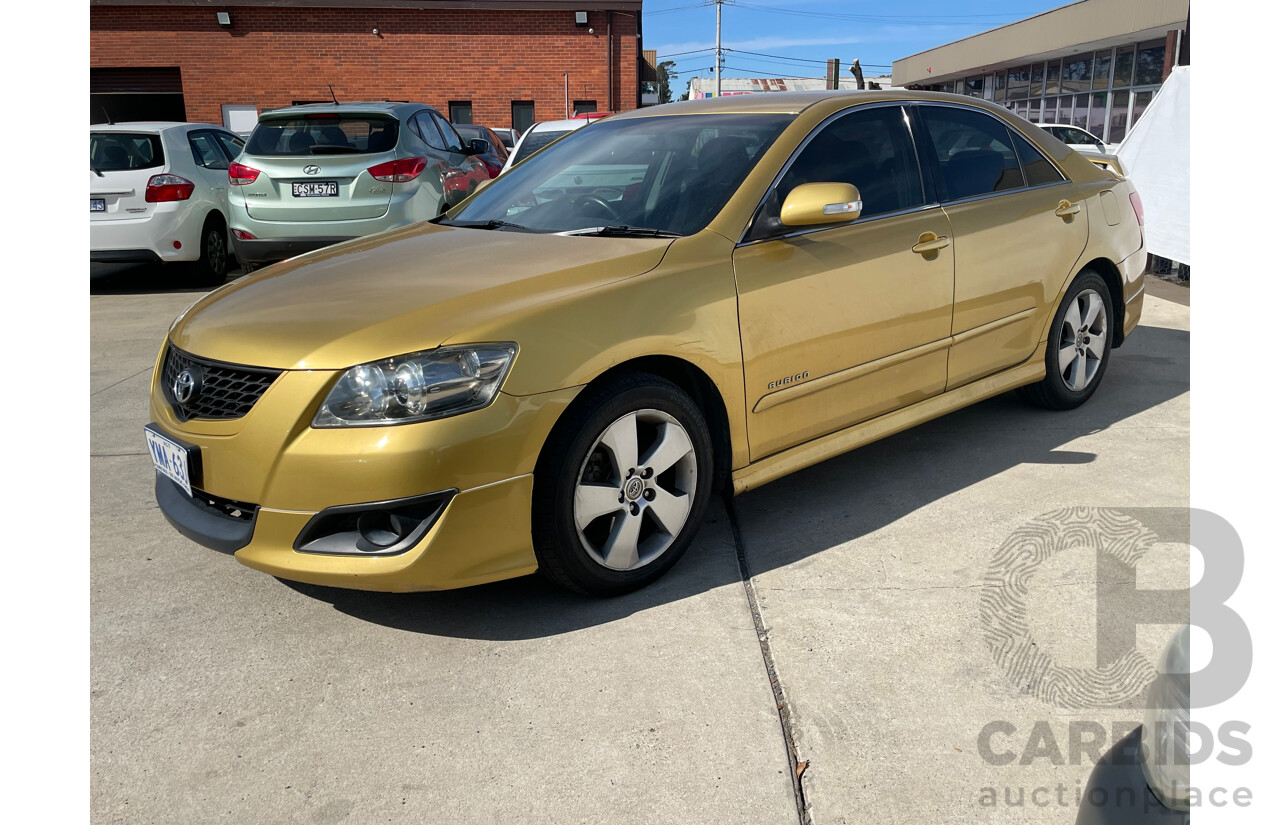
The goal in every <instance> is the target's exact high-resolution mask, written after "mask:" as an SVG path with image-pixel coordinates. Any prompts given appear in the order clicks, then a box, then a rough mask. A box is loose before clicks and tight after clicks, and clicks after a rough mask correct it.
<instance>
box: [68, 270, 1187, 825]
mask: <svg viewBox="0 0 1280 825" xmlns="http://www.w3.org/2000/svg"><path fill="white" fill-rule="evenodd" d="M95 292H96V293H97V294H95V295H93V297H92V298H91V313H92V315H91V317H92V325H93V328H92V345H93V348H92V363H91V393H92V396H91V402H92V410H93V411H92V414H91V443H92V447H91V451H92V457H91V459H90V462H91V476H92V484H93V494H92V512H91V524H92V547H91V571H92V616H93V625H92V636H91V656H92V668H93V670H92V678H91V709H92V746H91V748H92V769H91V775H92V795H91V800H92V810H93V819H94V821H95V822H103V823H106V822H128V823H145V822H197V821H198V822H202V823H217V822H237V823H251V822H308V823H309V822H317V823H338V822H351V823H364V822H375V821H391V822H401V821H403V822H436V821H449V822H456V823H470V822H511V821H520V822H529V823H536V822H584V823H586V822H590V823H599V822H610V823H615V822H637V823H654V822H682V823H687V822H698V823H702V822H708V823H710V822H733V823H742V822H750V823H773V822H780V823H793V822H796V821H797V820H798V813H797V804H796V798H795V795H794V793H793V783H792V777H791V773H792V767H791V762H790V761H789V758H788V753H787V744H786V743H787V737H786V735H785V734H790V735H791V736H792V737H793V738H794V740H795V743H796V748H797V754H798V758H799V759H800V760H801V761H804V762H807V765H806V767H805V771H804V774H803V779H802V782H801V785H802V788H803V793H804V799H805V801H806V802H807V803H808V806H809V808H808V810H807V811H806V816H811V817H812V819H813V821H815V822H819V823H828V822H913V823H918V822H922V821H930V820H937V819H943V820H945V821H961V820H963V821H1021V822H1025V821H1028V820H1029V819H1034V821H1045V822H1071V821H1072V819H1073V818H1074V808H1071V809H1070V810H1069V811H1068V810H1065V809H1064V810H1058V809H1057V808H1056V807H1055V808H1052V809H1050V808H1045V809H1042V810H1033V811H1031V812H1029V811H1028V808H1025V807H1024V808H1022V809H1021V810H1019V809H1013V808H1007V807H1004V806H1003V805H1001V806H996V807H988V806H982V805H980V804H979V802H978V796H977V794H978V792H979V790H980V788H982V787H984V786H990V785H998V786H1001V787H1003V786H1005V785H1010V786H1012V785H1014V784H1021V785H1027V786H1031V785H1035V784H1037V783H1039V784H1043V783H1045V782H1048V781H1050V780H1057V779H1062V778H1065V780H1066V781H1067V783H1068V784H1069V785H1070V787H1071V789H1072V790H1073V791H1074V788H1075V786H1076V779H1077V777H1083V776H1087V774H1088V771H1089V769H1090V768H1091V764H1087V765H1086V764H1079V765H1061V766H1057V765H1043V764H1033V765H1030V766H1019V765H1017V764H1016V763H1015V764H1014V765H1012V766H1005V767H995V766H992V765H989V764H988V763H987V762H985V761H983V760H982V759H981V758H980V757H978V755H977V754H976V748H975V740H976V737H977V736H978V734H979V731H980V729H981V727H982V725H983V724H985V723H986V722H987V721H990V720H993V719H1001V720H1009V721H1011V722H1013V723H1014V724H1015V725H1017V726H1019V727H1026V726H1029V725H1031V724H1033V723H1034V721H1035V720H1040V719H1045V720H1049V721H1050V722H1051V723H1052V724H1053V725H1055V726H1060V727H1061V728H1062V733H1061V736H1062V738H1063V740H1064V742H1065V739H1066V725H1067V724H1068V722H1069V719H1068V716H1070V714H1067V713H1066V712H1064V711H1062V710H1061V709H1054V708H1051V707H1048V706H1046V705H1044V704H1043V703H1041V702H1039V700H1036V699H1034V697H1030V696H1027V695H1025V694H1023V693H1020V692H1019V690H1018V689H1017V687H1016V686H1014V685H1012V684H1010V683H1009V680H1008V679H1007V678H1006V676H1005V674H1004V673H1002V672H1001V671H1000V669H999V668H998V667H997V665H996V664H995V663H994V662H993V661H992V657H991V655H990V653H989V651H988V650H987V649H986V647H985V646H984V644H983V640H982V627H981V626H980V622H979V619H978V615H979V597H980V593H981V589H982V584H983V581H984V574H985V572H986V571H987V568H988V566H989V564H990V561H991V558H992V557H993V555H994V554H995V552H996V549H997V548H998V547H999V546H1000V544H1001V542H1002V541H1004V539H1005V538H1006V537H1007V536H1008V535H1009V534H1010V533H1011V532H1013V531H1014V530H1015V529H1016V528H1017V527H1018V526H1019V525H1020V524H1022V523H1024V522H1025V521H1026V520H1028V519H1029V518H1031V517H1033V516H1035V515H1037V514H1039V513H1043V512H1045V511H1048V510H1051V509H1053V508H1056V507H1061V506H1067V505H1090V506H1108V507H1125V506H1135V505H1144V506H1150V505H1153V504H1171V505H1180V506H1185V504H1186V497H1187V485H1188V458H1187V453H1188V450H1187V433H1188V421H1189V412H1188V408H1189V395H1188V381H1187V350H1188V334H1187V332H1186V330H1187V329H1188V323H1189V322H1188V318H1189V311H1188V310H1187V308H1185V307H1180V306H1176V305H1174V304H1170V303H1167V302H1163V301H1160V300H1158V299H1154V300H1151V301H1150V304H1149V307H1148V311H1147V318H1146V320H1145V322H1144V328H1143V329H1140V330H1139V332H1138V334H1137V335H1136V336H1135V337H1134V338H1133V339H1132V340H1131V341H1130V342H1129V343H1128V344H1126V346H1125V347H1124V348H1122V349H1121V350H1118V351H1117V352H1116V354H1115V357H1114V358H1113V360H1112V362H1111V366H1110V370H1109V373H1108V375H1107V376H1106V383H1104V385H1103V387H1102V388H1101V390H1100V392H1099V393H1098V395H1097V396H1096V397H1095V398H1094V399H1093V401H1091V403H1090V404H1089V405H1087V406H1086V407H1085V408H1084V409H1082V410H1079V411H1076V412H1072V413H1059V414H1050V413H1044V412H1040V411H1035V410H1030V409H1028V408H1025V407H1023V406H1022V405H1021V404H1019V403H1018V402H1016V401H1015V400H1014V399H1012V398H997V399H993V400H991V401H988V402H985V403H984V404H981V405H979V406H977V407H974V408H971V409H970V410H966V411H963V412H961V413H957V414H955V415H953V416H949V417H947V418H945V419H942V420H939V421H936V422H933V423H932V424H929V425H926V426H925V427H923V428H920V429H917V430H915V431H912V432H908V433H904V434H901V435H899V436H896V437H894V438H892V439H889V440H888V441H885V442H881V443H880V444H876V445H872V446H870V447H868V448H865V449H863V450H860V451H858V452H856V453H853V454H851V455H849V456H845V457H841V458H838V459H835V460H833V461H829V462H826V463H825V464H823V465H820V466H819V467H815V468H811V469H810V470H808V471H805V472H803V473H800V474H797V475H795V476H793V477H791V478H788V479H783V480H781V481H778V482H775V483H774V484H772V485H769V486H767V487H765V488H762V489H760V490H758V491H753V492H752V493H749V494H748V495H746V496H744V497H742V498H739V499H737V501H736V504H735V507H734V509H735V512H736V513H737V517H738V526H739V528H740V530H739V534H740V539H741V545H742V546H741V550H742V551H743V553H744V555H745V560H746V563H747V565H748V567H749V569H750V570H751V572H752V574H753V577H754V579H753V585H754V588H755V593H756V595H757V596H758V599H759V620H760V621H761V622H762V623H763V626H764V628H765V630H766V637H765V642H766V643H767V648H768V651H769V653H770V655H771V656H772V664H773V665H774V667H775V668H776V671H775V672H776V675H777V677H778V679H779V681H780V685H781V688H782V690H783V692H784V694H785V699H786V702H787V707H786V708H785V709H784V710H785V711H786V714H785V715H787V716H788V718H789V724H790V727H789V729H788V730H786V731H784V729H783V726H782V725H781V724H780V721H779V711H778V708H777V706H776V703H775V696H774V689H773V686H772V685H771V684H770V679H769V673H768V671H767V670H766V665H765V659H764V658H763V657H762V645H761V640H760V639H759V638H758V637H757V632H756V625H755V621H756V617H753V615H752V611H751V609H750V606H749V603H748V598H747V593H746V591H745V589H744V585H743V582H742V578H741V575H740V568H739V564H738V552H739V548H738V547H736V546H735V541H734V535H733V532H732V530H731V529H730V522H729V518H728V516H727V513H726V511H725V509H724V507H723V506H722V505H721V504H719V503H716V504H715V506H713V508H712V510H711V514H710V515H709V516H708V521H707V522H706V523H705V524H704V525H703V527H702V530H701V532H700V533H699V536H698V538H697V541H696V542H695V544H694V546H693V547H692V548H691V549H690V551H689V554H688V556H687V557H686V558H685V559H684V560H683V561H682V562H681V563H680V564H679V565H678V566H677V567H676V568H675V569H674V570H673V571H672V573H671V574H669V575H668V576H667V577H666V578H665V579H664V580H662V581H661V582H659V583H658V584H657V585H655V586H653V587H651V588H648V589H647V590H645V591H642V592H640V593H636V594H632V595H630V596H627V597H624V598H620V599H615V600H609V601H595V600H587V599H582V598H579V597H576V596H572V595H569V594H565V593H562V592H560V591H558V590H556V589H555V588H553V587H551V586H548V585H544V584H543V583H542V582H541V581H539V580H538V579H537V578H530V579H525V580H518V581H513V582H505V583H500V584H496V585H490V586H486V587H481V588H474V589H470V590H463V591H454V592H448V593H435V594H416V595H407V596H387V595H380V594H368V593H359V592H355V591H341V590H330V589H325V588H315V587H308V586H303V585H293V584H287V583H285V582H281V581H278V580H275V579H272V578H270V577H267V576H264V575H262V574H259V573H256V572H254V571H251V570H248V569H247V568H244V567H241V566H240V565H238V564H236V563H235V562H234V560H232V559H231V558H229V557H227V556H223V555H220V554H218V553H214V552H212V551H208V550H205V549H203V548H201V547H199V546H197V545H194V544H191V543H190V542H187V541H186V540H184V539H182V538H181V537H180V536H178V535H177V534H176V533H175V532H173V531H172V530H171V529H170V528H169V527H168V525H167V524H165V522H164V520H163V518H162V517H161V516H160V514H159V512H158V511H157V509H156V507H155V504H154V501H153V499H152V494H151V484H152V470H151V468H150V461H149V459H148V457H147V455H146V454H145V451H144V447H143V440H142V435H141V428H142V426H143V424H145V423H146V420H147V401H146V393H147V384H148V380H149V372H150V369H151V366H152V363H153V361H154V358H155V355H156V352H157V350H158V348H159V345H160V342H161V340H162V338H163V335H164V333H165V330H166V329H167V328H168V325H169V322H170V321H171V320H172V318H173V317H174V316H175V315H176V314H177V313H178V312H180V311H181V310H182V309H183V308H184V307H186V306H187V305H188V304H189V303H191V302H192V301H193V300H195V298H196V297H198V295H199V293H172V292H166V291H164V290H163V288H156V286H155V285H154V284H151V283H149V282H148V276H145V275H143V276H138V277H137V279H135V280H129V279H127V278H126V279H123V280H119V279H117V280H114V281H113V280H111V279H109V280H108V282H106V283H105V284H99V285H98V286H97V287H95ZM1185 570H1186V565H1185V558H1181V556H1180V555H1179V554H1178V553H1176V552H1163V553H1156V554H1153V555H1152V556H1151V557H1149V558H1148V559H1146V560H1144V566H1143V567H1142V568H1141V569H1140V574H1141V576H1142V585H1141V586H1143V587H1154V586H1167V587H1171V586H1173V584H1172V583H1176V582H1177V581H1178V580H1179V577H1181V580H1182V581H1183V582H1185V577H1186V576H1185ZM1095 580H1096V575H1095V571H1094V568H1093V567H1092V562H1091V560H1090V559H1088V558H1085V557H1083V556H1081V557H1073V556H1071V555H1070V554H1063V556H1062V557H1061V558H1058V559H1056V560H1055V563H1054V565H1053V566H1051V567H1049V568H1047V569H1046V570H1045V571H1044V572H1043V581H1042V583H1041V584H1042V585H1043V586H1040V587H1038V588H1033V589H1032V593H1031V596H1030V598H1031V600H1032V606H1033V607H1034V608H1036V609H1034V610H1032V611H1031V613H1032V616H1033V621H1034V629H1035V631H1036V633H1037V635H1038V637H1039V638H1040V639H1042V640H1047V641H1048V642H1051V643H1052V644H1053V645H1055V646H1056V649H1057V650H1058V651H1060V653H1061V656H1062V658H1063V659H1064V660H1069V661H1071V662H1073V663H1074V662H1077V661H1079V662H1085V663H1086V664H1087V660H1088V659H1089V657H1090V656H1091V655H1092V636H1091V635H1090V633H1091V632H1092V620H1091V619H1090V621H1089V623H1088V624H1089V627H1088V628H1087V629H1088V630H1089V633H1085V632H1084V630H1083V629H1082V628H1081V627H1080V622H1079V621H1077V618H1078V615H1082V614H1083V612H1086V611H1087V610H1089V609H1090V605H1091V601H1090V599H1091V598H1092V594H1093V592H1094V587H1093V582H1094V581H1095ZM1064 594H1066V595H1064ZM1064 598H1066V599H1067V601H1068V606H1070V607H1074V608H1078V610H1075V611H1074V612H1073V611H1072V610H1065V611H1064V610H1057V611H1055V610H1054V609H1053V608H1055V607H1058V606H1060V604H1061V603H1062V601H1063V599H1064ZM1037 600H1038V601H1037ZM1089 615H1090V616H1091V615H1092V614H1089ZM1139 638H1140V641H1141V642H1142V643H1143V645H1144V647H1145V648H1146V649H1150V648H1152V647H1155V648H1158V647H1159V645H1160V644H1162V643H1163V635H1162V633H1160V632H1153V633H1149V634H1145V635H1140V637H1139ZM1114 713H1115V714H1116V716H1115V718H1117V719H1120V718H1121V717H1123V716H1124V714H1125V712H1124V711H1116V712H1114ZM1077 715H1079V714H1077ZM1094 717H1097V718H1099V719H1103V720H1107V719H1110V718H1111V717H1107V716H1105V715H1101V716H1100V715H1099V714H1096V713H1095V714H1092V715H1089V714H1085V715H1083V716H1081V717H1080V718H1081V719H1085V718H1087V719H1092V718H1094ZM1071 718H1075V717H1074V716H1073V717H1071ZM1055 730H1056V727H1055ZM1016 738H1017V737H1012V738H1010V741H1012V740H1013V739H1016ZM1002 744H1007V743H1006V742H1004V740H1002ZM1010 747H1011V748H1015V749H1016V748H1017V747H1019V745H1018V744H1017V743H1015V744H1013V745H1010ZM1063 748H1064V750H1065V748H1066V745H1065V744H1064V745H1063ZM1032 814H1034V816H1032Z"/></svg>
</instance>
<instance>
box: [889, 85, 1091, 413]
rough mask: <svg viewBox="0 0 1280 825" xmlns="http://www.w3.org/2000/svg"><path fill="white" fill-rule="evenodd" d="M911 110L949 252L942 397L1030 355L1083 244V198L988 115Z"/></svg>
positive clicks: (962, 109)
mask: <svg viewBox="0 0 1280 825" xmlns="http://www.w3.org/2000/svg"><path fill="white" fill-rule="evenodd" d="M914 109H915V112H916V114H917V116H918V120H917V123H918V124H919V125H918V128H916V130H915V133H916V136H917V138H918V139H919V146H920V155H921V157H922V158H923V159H924V161H925V163H926V165H927V166H929V167H932V173H933V176H934V178H935V180H936V181H937V188H938V193H939V199H940V200H941V201H942V208H943V210H944V211H945V212H946V214H947V217H948V218H949V219H950V222H951V231H952V235H953V241H954V243H953V245H954V247H955V267H956V294H955V312H954V315H953V318H952V323H951V334H952V336H953V338H954V344H953V346H952V349H951V359H950V363H949V365H948V369H947V388H948V389H952V388H955V387H958V386H961V385H963V384H967V383H969V382H971V381H975V380H977V379H979V378H982V377H983V376H986V375H991V374H992V373H995V372H998V371H1000V370H1002V369H1006V368H1008V367H1011V366H1014V365H1016V364H1019V363H1021V362H1023V361H1025V360H1027V359H1028V358H1030V357H1031V356H1032V354H1033V353H1034V352H1035V350H1036V345H1037V344H1038V343H1039V337H1040V331H1041V330H1042V329H1044V326H1045V323H1046V322H1047V320H1048V318H1047V317H1046V315H1047V314H1050V313H1052V312H1054V311H1056V307H1055V306H1053V303H1054V302H1055V301H1056V299H1057V296H1058V292H1059V291H1060V290H1061V288H1062V285H1063V283H1065V281H1066V280H1067V278H1069V277H1070V276H1071V274H1072V273H1073V272H1074V271H1075V267H1076V264H1077V262H1078V261H1079V259H1080V255H1081V253H1082V252H1083V251H1084V246H1085V242H1086V241H1087V240H1088V238H1089V221H1088V216H1087V215H1086V213H1085V208H1086V207H1085V203H1084V196H1085V194H1086V193H1085V191H1084V190H1083V188H1082V187H1081V186H1079V185H1078V184H1075V183H1072V182H1070V181H1068V180H1067V179H1066V178H1065V177H1064V176H1063V175H1062V173H1061V172H1060V171H1059V170H1058V168H1057V167H1056V166H1055V165H1054V164H1053V163H1052V162H1050V161H1049V160H1048V159H1047V158H1046V157H1045V156H1044V155H1042V154H1041V153H1040V152H1039V150H1037V149H1035V147H1034V146H1032V144H1031V143H1030V141H1028V140H1027V139H1026V138H1024V137H1022V136H1021V135H1019V134H1017V133H1016V132H1015V131H1013V130H1011V129H1010V128H1009V127H1008V125H1007V124H1005V122H1004V121H1002V120H1000V119H998V118H996V117H995V116H993V115H990V114H987V113H986V112H982V111H978V110H976V109H971V108H969V107H967V106H946V105H919V106H916V107H914Z"/></svg>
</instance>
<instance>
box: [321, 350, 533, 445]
mask: <svg viewBox="0 0 1280 825" xmlns="http://www.w3.org/2000/svg"><path fill="white" fill-rule="evenodd" d="M516 349H517V348H516V345H515V344H506V343H503V344H478V345H475V346H466V347H440V348H439V349H433V350H428V351H427V352H415V353H411V354H409V355H397V356H396V357H394V358H387V359H386V360H384V361H375V362H373V363H372V364H361V365H360V366H358V367H352V368H351V369H349V370H347V371H346V372H345V373H343V375H342V377H341V378H339V379H338V383H337V384H335V385H334V387H333V389H332V390H330V391H329V395H328V397H327V398H325V400H324V403H323V404H321V405H320V410H319V412H317V413H316V417H315V418H314V419H313V420H312V421H311V426H313V427H374V426H379V425H386V424H408V423H410V422H414V421H430V420H432V419H435V418H447V417H448V416H451V415H458V414H459V413H464V412H470V411H472V410H478V409H480V408H482V407H487V406H488V405H489V404H490V403H491V402H492V401H493V399H494V398H495V397H496V396H497V394H498V390H499V389H500V388H501V387H502V381H503V379H505V378H506V377H507V372H508V371H509V370H510V369H511V362H512V360H514V359H515V355H516Z"/></svg>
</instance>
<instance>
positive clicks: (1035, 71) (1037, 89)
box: [1031, 63, 1044, 97]
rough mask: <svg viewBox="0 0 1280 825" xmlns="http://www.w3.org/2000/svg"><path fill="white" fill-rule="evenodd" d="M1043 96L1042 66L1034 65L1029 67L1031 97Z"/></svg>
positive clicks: (1040, 64)
mask: <svg viewBox="0 0 1280 825" xmlns="http://www.w3.org/2000/svg"><path fill="white" fill-rule="evenodd" d="M1042 94H1044V64H1043V63H1036V64H1033V65H1032V67H1031V96H1032V97H1040V95H1042Z"/></svg>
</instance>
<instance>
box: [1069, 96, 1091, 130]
mask: <svg viewBox="0 0 1280 825" xmlns="http://www.w3.org/2000/svg"><path fill="white" fill-rule="evenodd" d="M1075 104H1076V105H1075V108H1074V109H1073V110H1072V113H1071V124H1072V125H1073V126H1078V127H1080V128H1081V129H1088V128H1089V96H1088V95H1076V100H1075Z"/></svg>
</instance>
